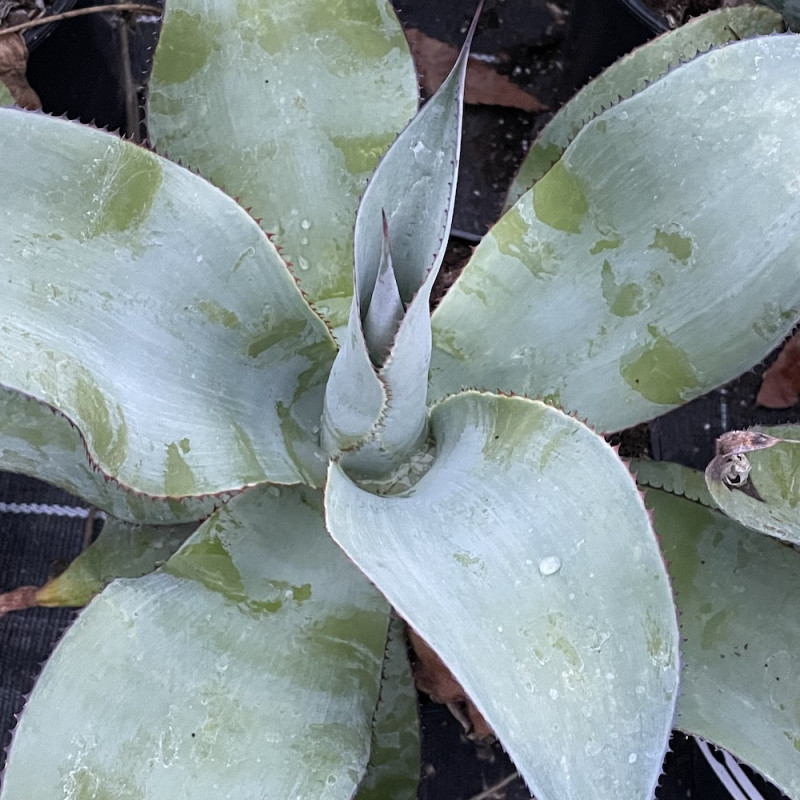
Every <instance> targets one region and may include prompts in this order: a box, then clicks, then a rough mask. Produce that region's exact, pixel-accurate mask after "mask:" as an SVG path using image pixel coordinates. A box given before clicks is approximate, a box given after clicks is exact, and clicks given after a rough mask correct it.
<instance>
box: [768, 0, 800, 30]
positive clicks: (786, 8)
mask: <svg viewBox="0 0 800 800" xmlns="http://www.w3.org/2000/svg"><path fill="white" fill-rule="evenodd" d="M759 2H761V3H764V4H765V5H768V6H770V7H772V8H775V9H777V10H778V11H780V12H781V14H783V18H784V19H785V20H786V24H787V25H789V26H790V27H791V28H792V30H794V31H800V2H798V0H759Z"/></svg>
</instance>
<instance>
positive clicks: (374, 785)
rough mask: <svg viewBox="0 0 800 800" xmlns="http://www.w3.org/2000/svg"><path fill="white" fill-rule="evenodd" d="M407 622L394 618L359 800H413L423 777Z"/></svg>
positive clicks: (390, 626) (387, 645) (390, 629)
mask: <svg viewBox="0 0 800 800" xmlns="http://www.w3.org/2000/svg"><path fill="white" fill-rule="evenodd" d="M404 629H405V623H404V622H403V621H402V620H401V619H400V618H399V617H396V616H395V617H393V618H392V621H391V623H390V625H389V639H388V641H387V643H386V656H385V658H384V662H383V673H382V674H381V696H380V700H379V701H378V707H377V708H376V709H375V719H374V721H373V727H372V750H371V752H370V756H369V765H368V766H367V774H366V775H365V776H364V780H363V782H362V784H361V786H360V787H359V789H358V794H357V795H356V800H410V799H411V798H413V797H416V796H417V789H418V784H419V778H420V771H421V766H422V765H421V763H420V741H419V717H418V715H417V691H416V688H415V686H414V679H413V677H412V675H411V666H410V664H409V663H408V652H407V650H406V640H405V630H404Z"/></svg>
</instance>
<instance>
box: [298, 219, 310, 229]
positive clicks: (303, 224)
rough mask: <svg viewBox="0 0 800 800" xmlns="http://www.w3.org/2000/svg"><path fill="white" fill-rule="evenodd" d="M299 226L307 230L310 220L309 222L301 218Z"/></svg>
mask: <svg viewBox="0 0 800 800" xmlns="http://www.w3.org/2000/svg"><path fill="white" fill-rule="evenodd" d="M300 227H301V228H302V229H303V230H304V231H307V230H308V229H309V228H310V227H311V223H310V222H309V221H308V220H307V219H304V220H302V221H301V222H300Z"/></svg>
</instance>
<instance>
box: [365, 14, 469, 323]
mask: <svg viewBox="0 0 800 800" xmlns="http://www.w3.org/2000/svg"><path fill="white" fill-rule="evenodd" d="M476 25H477V17H476V18H475V19H474V20H473V22H472V26H471V27H470V30H469V31H468V33H467V36H466V39H465V41H464V45H463V47H462V48H461V52H460V54H459V57H458V60H457V61H456V63H455V65H454V66H453V69H452V71H451V72H450V74H449V75H448V77H447V78H446V79H445V81H444V83H443V84H442V85H441V86H440V87H439V89H438V90H437V91H436V93H435V94H434V95H433V97H432V98H431V99H430V100H429V101H428V102H427V103H426V104H425V105H424V106H423V107H422V108H421V109H420V111H419V113H418V114H417V115H416V117H414V119H413V120H412V121H411V122H410V123H409V124H408V126H407V127H406V128H405V130H403V132H402V133H401V134H400V136H399V137H398V138H397V140H396V141H395V142H394V144H393V145H392V147H391V148H390V149H389V151H388V152H387V153H386V155H385V156H384V157H383V158H382V159H381V162H380V164H379V165H378V167H377V169H376V170H375V174H374V175H373V176H372V177H371V178H370V181H369V185H368V186H367V190H366V192H364V197H363V198H362V199H361V203H360V205H359V207H358V217H357V219H356V228H355V274H356V287H357V291H358V294H359V297H360V298H361V304H362V307H363V306H364V305H365V302H366V299H367V298H368V297H369V293H370V292H371V291H372V287H373V286H374V285H375V275H376V273H377V271H378V267H379V265H380V261H381V249H382V245H383V236H382V230H383V226H382V215H383V214H385V215H386V221H387V226H388V230H389V248H390V250H391V253H392V259H393V261H394V271H395V276H396V278H397V284H398V287H399V289H400V297H401V298H402V300H403V302H404V303H405V304H406V305H407V304H409V303H410V302H411V300H412V298H413V297H414V295H416V293H417V292H418V291H419V288H420V286H422V283H423V282H424V280H425V278H426V277H427V276H428V274H429V272H430V271H431V270H434V271H436V270H438V269H439V265H440V264H441V262H442V258H443V257H444V245H445V242H446V240H447V236H448V234H449V231H450V223H451V221H452V218H453V197H454V195H455V185H456V181H457V179H458V161H459V154H460V151H461V119H462V111H463V109H462V105H463V97H464V75H465V72H466V68H467V58H468V56H469V47H470V44H471V42H472V36H473V34H474V32H475V27H476Z"/></svg>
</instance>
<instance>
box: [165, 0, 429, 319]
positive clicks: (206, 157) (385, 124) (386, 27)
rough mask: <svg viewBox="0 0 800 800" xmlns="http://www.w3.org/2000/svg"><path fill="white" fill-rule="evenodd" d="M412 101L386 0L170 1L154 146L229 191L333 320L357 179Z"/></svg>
mask: <svg viewBox="0 0 800 800" xmlns="http://www.w3.org/2000/svg"><path fill="white" fill-rule="evenodd" d="M416 108H417V79H416V74H415V72H414V66H413V62H412V60H411V55H410V53H409V50H408V45H407V43H406V40H405V37H404V36H403V32H402V29H401V28H400V25H399V23H398V21H397V19H396V17H395V15H394V11H393V10H392V7H391V5H390V4H389V3H388V2H387V0H335V1H334V2H332V1H331V0H292V2H286V1H285V0H236V1H234V0H176V2H174V3H173V2H171V3H170V4H169V6H168V7H167V10H166V15H165V19H164V28H163V32H162V35H161V41H160V43H159V45H158V49H157V51H156V56H155V65H154V70H153V78H152V81H151V90H150V101H149V121H150V129H151V131H152V135H153V140H154V142H155V146H156V148H157V149H158V150H159V151H161V152H165V153H168V154H169V156H170V158H173V159H179V160H181V162H182V163H184V164H188V165H190V166H191V167H193V168H195V169H199V170H200V171H201V172H202V173H203V175H205V176H206V177H207V178H208V179H209V180H211V181H213V182H214V183H215V184H216V185H217V186H221V187H223V188H224V189H225V190H226V191H227V192H229V193H230V194H231V195H233V196H235V197H237V198H239V200H240V202H241V203H242V205H244V206H245V207H247V208H252V211H253V214H254V215H255V216H256V217H258V218H259V219H261V220H262V225H263V227H264V229H265V230H266V231H269V232H270V233H271V234H273V235H274V238H275V241H276V243H277V244H279V245H280V247H281V248H282V253H283V255H284V256H285V257H286V258H287V259H288V260H289V261H290V262H291V263H292V265H293V269H294V272H295V274H296V275H297V276H298V278H299V279H300V282H301V285H302V288H303V290H304V291H305V292H306V294H307V295H308V296H309V297H310V298H311V299H312V300H313V301H314V303H315V304H316V306H317V308H318V309H319V311H320V313H321V314H323V316H325V317H326V318H327V319H329V320H330V321H331V323H332V324H333V325H334V326H338V325H341V324H343V323H344V322H345V321H346V319H347V309H348V308H349V305H350V298H351V297H352V291H353V289H352V272H351V270H352V264H353V261H352V252H353V217H354V214H355V211H356V207H357V205H358V199H359V197H360V196H361V195H362V194H363V192H364V185H365V184H366V181H367V178H368V177H369V175H370V174H371V173H372V171H373V170H374V168H375V165H376V164H377V163H378V159H379V158H380V156H381V155H382V154H383V153H384V152H385V151H386V149H387V148H388V146H389V145H390V144H391V142H392V141H393V140H394V138H395V136H396V135H397V132H398V131H400V130H401V129H402V128H403V126H404V125H405V124H406V123H407V122H408V120H409V119H410V118H411V117H412V116H413V114H414V112H415V111H416Z"/></svg>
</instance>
